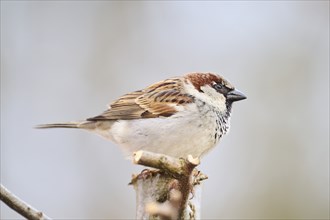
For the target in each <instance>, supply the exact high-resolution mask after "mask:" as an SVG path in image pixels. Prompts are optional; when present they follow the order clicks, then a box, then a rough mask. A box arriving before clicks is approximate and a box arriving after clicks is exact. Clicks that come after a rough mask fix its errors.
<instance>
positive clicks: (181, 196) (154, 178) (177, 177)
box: [131, 151, 207, 220]
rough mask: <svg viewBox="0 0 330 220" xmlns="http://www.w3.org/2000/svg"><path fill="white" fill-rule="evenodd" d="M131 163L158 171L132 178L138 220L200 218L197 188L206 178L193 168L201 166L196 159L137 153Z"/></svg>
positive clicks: (147, 172) (198, 190) (144, 172)
mask: <svg viewBox="0 0 330 220" xmlns="http://www.w3.org/2000/svg"><path fill="white" fill-rule="evenodd" d="M133 163H135V164H140V165H144V166H148V167H152V168H156V169H157V170H143V171H142V172H141V173H140V174H139V175H137V176H133V178H132V182H131V184H132V185H134V188H135V190H136V192H137V215H136V218H137V219H160V220H168V219H198V218H200V196H199V195H200V191H201V190H200V187H199V185H200V182H201V181H203V180H204V179H207V177H206V176H205V175H204V174H202V173H200V172H199V171H197V170H196V169H195V167H196V166H198V165H199V163H200V161H199V159H198V158H193V157H192V156H191V155H188V157H187V158H186V159H183V158H179V159H178V158H174V157H170V156H167V155H164V154H157V153H152V152H147V151H138V152H136V153H134V156H133ZM196 193H197V194H196ZM190 194H191V195H192V197H191V198H189V197H190V196H189V195H190ZM196 195H197V196H196Z"/></svg>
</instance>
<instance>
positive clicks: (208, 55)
mask: <svg viewBox="0 0 330 220" xmlns="http://www.w3.org/2000/svg"><path fill="white" fill-rule="evenodd" d="M195 71H203V72H208V71H211V72H216V73H219V74H222V75H224V76H225V77H226V78H227V79H228V80H229V81H231V82H232V83H233V84H234V85H235V86H236V87H237V88H238V89H239V90H241V91H243V92H244V93H245V94H246V95H247V97H248V99H247V100H245V101H242V102H238V103H235V104H234V107H233V117H232V121H231V122H232V124H231V132H230V134H229V135H227V136H226V137H225V138H224V139H223V140H222V142H221V143H220V146H218V147H217V148H215V149H214V150H213V151H211V153H210V154H208V155H207V156H205V157H204V158H203V160H202V164H201V166H200V169H201V170H202V171H203V172H204V173H205V174H207V175H208V176H209V179H208V180H207V181H204V184H203V195H202V217H203V218H205V219H327V218H329V1H233V2H227V1H218V2H217V1H212V2H199V1H193V2H190V1H178V2H176V1H170V2H158V1H155V2H153V1H145V2H144V1H139V2H131V1H125V2H117V1H1V183H2V184H4V185H5V186H6V187H7V188H9V189H10V190H11V191H12V192H14V193H15V194H16V195H17V196H19V197H21V198H22V199H24V200H25V201H27V202H28V203H30V204H32V205H33V206H34V207H36V208H38V209H40V210H42V211H43V212H45V213H46V214H47V215H48V216H50V217H52V218H54V219H132V218H134V217H135V192H134V190H133V188H132V187H131V186H128V183H129V182H130V179H131V174H133V173H137V172H139V171H140V170H142V169H143V167H138V166H134V165H132V163H131V162H130V161H129V160H125V159H124V157H123V154H122V152H121V150H120V149H119V148H118V147H117V146H115V145H114V144H112V143H111V142H109V141H106V140H104V139H102V138H100V137H98V136H96V135H92V134H88V133H86V132H83V131H77V130H65V129H59V130H36V129H33V127H34V126H35V125H36V124H40V123H51V122H65V121H70V120H79V119H85V118H87V117H90V116H95V115H97V114H99V113H101V112H103V111H104V110H105V109H106V105H107V104H108V103H109V102H111V101H113V100H115V99H116V98H118V97H119V96H120V95H123V94H125V93H127V92H130V91H133V90H137V89H141V88H143V87H145V86H147V85H149V84H151V83H153V82H156V81H159V80H162V79H165V78H168V77H172V76H179V75H182V74H184V73H187V72H195ZM0 217H1V219H19V218H21V217H20V216H19V215H17V214H15V213H14V212H13V211H12V210H10V209H9V208H7V206H5V205H4V204H3V203H1V216H0Z"/></svg>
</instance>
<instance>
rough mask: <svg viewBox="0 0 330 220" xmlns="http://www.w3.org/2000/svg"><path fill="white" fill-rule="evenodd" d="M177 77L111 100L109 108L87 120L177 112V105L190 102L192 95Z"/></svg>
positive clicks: (167, 114) (139, 116)
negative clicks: (185, 91) (113, 100)
mask: <svg viewBox="0 0 330 220" xmlns="http://www.w3.org/2000/svg"><path fill="white" fill-rule="evenodd" d="M183 90H184V89H183V85H182V81H181V79H179V78H173V79H167V80H164V81H161V82H158V83H155V84H153V85H151V86H149V87H147V88H146V89H144V90H139V91H135V92H132V93H128V94H126V95H124V96H122V97H120V98H119V99H118V100H116V101H115V102H113V103H112V104H111V105H110V106H109V109H108V110H106V111H105V112H103V113H102V114H101V115H98V116H96V117H93V118H89V119H87V120H89V121H97V120H119V119H122V120H129V119H140V118H157V117H161V116H162V117H169V116H171V115H173V114H174V113H176V112H178V111H179V110H178V109H179V108H178V107H179V106H186V105H187V104H189V103H192V102H193V100H194V97H193V96H191V95H189V94H186V93H184V92H183Z"/></svg>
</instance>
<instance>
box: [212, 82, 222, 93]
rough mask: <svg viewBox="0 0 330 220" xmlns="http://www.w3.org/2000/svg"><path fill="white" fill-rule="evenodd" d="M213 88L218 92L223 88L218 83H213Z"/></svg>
mask: <svg viewBox="0 0 330 220" xmlns="http://www.w3.org/2000/svg"><path fill="white" fill-rule="evenodd" d="M213 88H214V89H215V90H217V91H218V92H220V91H221V90H222V89H223V85H222V84H220V83H215V84H214V85H213Z"/></svg>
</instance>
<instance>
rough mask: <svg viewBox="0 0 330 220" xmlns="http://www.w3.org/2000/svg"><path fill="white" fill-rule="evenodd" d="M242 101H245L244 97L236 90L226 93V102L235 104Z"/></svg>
mask: <svg viewBox="0 0 330 220" xmlns="http://www.w3.org/2000/svg"><path fill="white" fill-rule="evenodd" d="M243 99H246V96H245V95H244V94H243V93H241V92H240V91H238V90H237V89H234V90H232V91H230V92H228V93H227V100H229V101H232V102H236V101H239V100H243Z"/></svg>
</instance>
